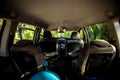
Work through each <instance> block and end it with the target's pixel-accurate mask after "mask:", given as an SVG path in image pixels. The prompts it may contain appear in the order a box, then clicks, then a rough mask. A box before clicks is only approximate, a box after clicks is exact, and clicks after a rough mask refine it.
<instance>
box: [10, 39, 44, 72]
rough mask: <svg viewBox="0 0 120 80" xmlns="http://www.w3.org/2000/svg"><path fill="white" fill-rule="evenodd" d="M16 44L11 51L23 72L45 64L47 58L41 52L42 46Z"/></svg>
mask: <svg viewBox="0 0 120 80" xmlns="http://www.w3.org/2000/svg"><path fill="white" fill-rule="evenodd" d="M21 42H22V41H21ZM16 44H17V43H16ZM16 44H15V45H13V46H12V47H11V49H10V51H11V55H12V57H13V59H14V61H15V62H16V64H17V65H18V67H19V68H20V69H21V71H22V72H23V73H25V72H29V71H31V70H34V69H36V68H38V67H39V66H41V65H43V63H44V60H45V59H44V56H43V54H42V53H41V49H40V47H38V46H35V45H33V44H26V45H18V44H17V45H16Z"/></svg>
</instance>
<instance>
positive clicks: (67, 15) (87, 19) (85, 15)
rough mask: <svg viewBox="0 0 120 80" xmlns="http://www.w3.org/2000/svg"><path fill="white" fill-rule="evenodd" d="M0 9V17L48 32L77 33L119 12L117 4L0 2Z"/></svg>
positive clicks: (93, 0)
mask: <svg viewBox="0 0 120 80" xmlns="http://www.w3.org/2000/svg"><path fill="white" fill-rule="evenodd" d="M0 5H1V8H0V9H1V13H0V16H1V17H5V18H10V19H14V20H18V21H21V22H27V23H31V24H36V25H40V26H42V25H44V26H49V29H53V28H54V29H55V28H57V27H60V26H65V27H66V28H68V29H77V28H78V27H76V26H79V27H83V26H86V25H89V24H93V23H99V22H103V21H106V20H107V19H109V18H111V17H113V16H114V15H116V14H117V12H119V10H120V9H119V7H118V6H119V2H117V0H8V1H7V0H1V2H0ZM107 12H108V13H107ZM106 14H108V15H107V16H106Z"/></svg>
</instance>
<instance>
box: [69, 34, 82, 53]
mask: <svg viewBox="0 0 120 80" xmlns="http://www.w3.org/2000/svg"><path fill="white" fill-rule="evenodd" d="M83 47H84V42H83V40H82V39H80V34H79V33H78V32H72V34H71V39H70V40H67V52H68V53H69V52H77V51H79V50H81V49H82V48H83Z"/></svg>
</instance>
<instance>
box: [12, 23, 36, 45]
mask: <svg viewBox="0 0 120 80" xmlns="http://www.w3.org/2000/svg"><path fill="white" fill-rule="evenodd" d="M34 30H35V26H33V25H29V24H26V23H19V24H18V27H17V30H16V33H15V38H14V43H16V42H17V41H19V40H33V36H34Z"/></svg>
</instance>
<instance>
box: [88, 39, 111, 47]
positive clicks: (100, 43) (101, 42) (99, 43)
mask: <svg viewBox="0 0 120 80" xmlns="http://www.w3.org/2000/svg"><path fill="white" fill-rule="evenodd" d="M90 43H91V44H93V45H96V46H99V47H108V46H109V45H110V43H109V42H108V41H105V40H101V39H96V40H93V41H91V42H90Z"/></svg>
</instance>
